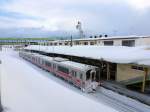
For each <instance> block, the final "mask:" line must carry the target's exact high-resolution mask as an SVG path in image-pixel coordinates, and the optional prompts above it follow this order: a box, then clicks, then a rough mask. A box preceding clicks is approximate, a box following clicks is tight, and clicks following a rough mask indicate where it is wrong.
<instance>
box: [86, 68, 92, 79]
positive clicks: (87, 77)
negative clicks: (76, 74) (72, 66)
mask: <svg viewBox="0 0 150 112" xmlns="http://www.w3.org/2000/svg"><path fill="white" fill-rule="evenodd" d="M90 72H91V70H88V71H87V72H86V80H89V79H90Z"/></svg>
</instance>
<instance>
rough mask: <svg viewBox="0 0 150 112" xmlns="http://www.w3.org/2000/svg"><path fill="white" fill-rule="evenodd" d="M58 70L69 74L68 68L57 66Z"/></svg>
mask: <svg viewBox="0 0 150 112" xmlns="http://www.w3.org/2000/svg"><path fill="white" fill-rule="evenodd" d="M58 71H61V72H64V73H66V74H69V69H68V68H65V67H63V66H58Z"/></svg>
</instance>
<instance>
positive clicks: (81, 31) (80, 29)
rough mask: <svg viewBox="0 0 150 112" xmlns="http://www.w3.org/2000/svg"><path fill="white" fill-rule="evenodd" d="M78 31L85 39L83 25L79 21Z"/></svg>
mask: <svg viewBox="0 0 150 112" xmlns="http://www.w3.org/2000/svg"><path fill="white" fill-rule="evenodd" d="M76 29H77V30H79V35H80V38H84V37H85V35H84V33H83V30H82V24H81V22H80V21H78V24H77V25H76Z"/></svg>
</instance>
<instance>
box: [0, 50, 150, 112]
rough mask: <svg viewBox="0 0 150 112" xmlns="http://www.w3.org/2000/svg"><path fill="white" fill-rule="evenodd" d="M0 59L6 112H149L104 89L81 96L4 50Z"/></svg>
mask: <svg viewBox="0 0 150 112" xmlns="http://www.w3.org/2000/svg"><path fill="white" fill-rule="evenodd" d="M0 59H1V60H2V68H1V73H2V74H1V81H2V85H1V87H2V88H1V90H2V104H3V106H4V107H6V111H8V112H103V111H105V112H119V111H123V112H149V111H150V107H149V106H146V105H144V104H142V103H140V102H138V101H136V100H133V99H130V98H128V97H125V96H122V95H119V94H117V93H114V92H112V91H110V90H106V89H104V88H99V89H98V90H97V92H96V93H93V94H86V93H82V92H81V91H80V90H79V89H77V88H75V87H74V86H73V85H71V84H68V83H67V82H65V81H63V80H61V79H59V78H57V77H55V76H53V75H52V74H50V73H48V72H46V71H44V70H42V69H40V68H38V67H36V66H34V65H32V64H31V63H29V62H27V61H25V60H23V59H22V58H20V57H19V56H18V53H17V52H14V51H12V50H9V49H4V50H3V52H0Z"/></svg>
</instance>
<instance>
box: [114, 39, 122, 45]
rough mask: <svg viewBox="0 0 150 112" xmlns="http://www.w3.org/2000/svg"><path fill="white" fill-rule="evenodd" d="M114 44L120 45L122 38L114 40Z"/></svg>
mask: <svg viewBox="0 0 150 112" xmlns="http://www.w3.org/2000/svg"><path fill="white" fill-rule="evenodd" d="M114 46H122V40H114Z"/></svg>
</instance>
